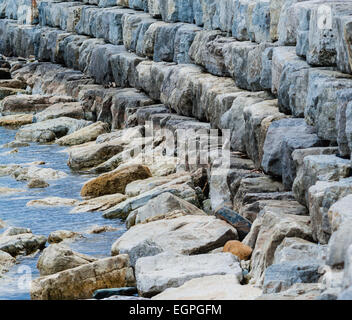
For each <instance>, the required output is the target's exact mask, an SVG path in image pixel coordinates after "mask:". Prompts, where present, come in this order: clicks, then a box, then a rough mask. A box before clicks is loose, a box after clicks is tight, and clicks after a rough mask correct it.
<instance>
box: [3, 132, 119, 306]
mask: <svg viewBox="0 0 352 320" xmlns="http://www.w3.org/2000/svg"><path fill="white" fill-rule="evenodd" d="M15 135H16V131H15V130H10V129H6V128H3V127H0V164H25V163H29V162H34V161H45V165H43V166H41V167H47V168H52V169H55V170H60V171H64V172H66V173H67V174H68V176H67V177H66V178H64V179H59V180H54V181H49V184H50V186H49V187H48V188H45V189H28V188H27V187H26V185H27V182H25V181H23V182H22V181H16V180H15V179H13V178H11V177H0V187H10V188H21V189H25V190H26V192H22V193H16V194H11V195H1V194H0V219H1V220H3V221H5V222H6V224H7V226H16V227H26V228H30V229H31V230H32V232H33V233H34V234H38V235H45V236H48V235H49V234H50V233H51V232H52V231H56V230H71V231H76V232H81V233H83V235H84V237H83V238H80V239H77V240H74V241H70V242H69V243H68V245H69V246H70V247H71V248H73V249H74V250H76V251H78V252H81V253H85V254H89V255H93V256H95V257H98V258H102V257H107V256H110V249H111V245H112V243H113V242H114V241H115V240H116V239H117V238H119V237H120V236H121V235H122V234H123V232H125V226H124V223H123V222H122V221H121V220H106V219H104V218H103V217H102V215H101V212H91V213H75V214H71V213H69V212H70V210H71V209H72V207H50V208H49V207H40V208H38V207H27V206H26V203H27V202H28V201H30V200H34V199H41V198H46V197H53V196H55V197H61V198H73V199H81V198H80V190H81V187H82V185H83V184H84V183H85V182H86V181H87V180H89V179H90V178H92V177H93V175H88V174H78V173H74V172H72V171H71V170H70V169H69V167H68V166H67V165H66V163H67V159H68V154H67V153H66V152H63V151H64V150H65V148H63V147H60V146H58V145H56V144H52V145H39V144H31V145H30V146H29V147H24V148H18V151H19V152H18V153H14V154H6V155H5V154H4V153H5V152H7V151H9V150H11V149H5V148H1V146H2V145H3V144H5V143H8V142H10V141H13V140H14V137H15ZM102 225H105V226H107V225H110V226H113V227H115V228H118V230H117V231H114V232H105V233H101V234H88V233H87V230H89V229H90V228H92V227H93V226H102ZM2 231H3V229H0V233H1V232H2ZM47 245H48V244H47ZM39 255H40V253H37V254H34V255H32V256H28V257H17V259H16V260H17V262H18V263H17V264H16V265H15V266H14V267H13V268H12V269H11V270H10V271H9V272H8V273H6V274H5V275H4V277H3V278H0V300H4V299H11V300H14V299H16V300H23V299H30V295H29V289H28V288H24V287H23V285H21V284H22V283H23V281H22V279H23V276H24V275H25V274H27V273H26V272H28V270H30V271H31V277H32V279H34V278H36V277H38V276H39V272H38V270H37V268H36V264H37V260H38V257H39ZM29 268H30V269H29Z"/></svg>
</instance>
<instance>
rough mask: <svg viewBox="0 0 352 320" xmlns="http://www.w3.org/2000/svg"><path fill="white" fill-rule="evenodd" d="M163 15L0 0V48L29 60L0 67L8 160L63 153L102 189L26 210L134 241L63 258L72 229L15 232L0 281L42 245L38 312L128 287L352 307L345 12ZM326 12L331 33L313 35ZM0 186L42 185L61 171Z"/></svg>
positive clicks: (178, 4)
mask: <svg viewBox="0 0 352 320" xmlns="http://www.w3.org/2000/svg"><path fill="white" fill-rule="evenodd" d="M22 2H23V3H22ZM86 2H87V3H89V5H88V4H86ZM168 2H170V3H169V4H170V5H169V6H164V5H163V4H162V3H163V2H162V1H131V0H130V1H111V2H109V1H95V2H94V1H83V2H64V1H37V2H36V3H37V5H36V6H34V7H33V4H32V3H31V4H28V3H27V1H26V0H21V4H22V7H21V8H22V10H23V8H27V10H28V11H25V12H24V13H23V11H20V10H19V8H18V7H16V5H14V4H13V3H11V1H6V0H3V1H2V2H0V4H1V5H2V7H1V6H0V12H1V16H2V17H3V18H4V19H0V52H2V53H3V54H5V55H6V56H21V57H25V58H6V57H5V56H3V57H1V59H0V62H1V63H0V64H1V68H0V78H1V80H0V96H1V99H2V100H1V107H0V111H1V114H2V117H0V125H2V126H16V127H17V133H16V137H15V140H14V141H13V142H10V143H9V144H8V147H9V148H12V150H16V148H17V149H18V148H21V147H23V146H25V145H26V144H28V143H40V144H43V143H44V144H58V145H60V146H65V147H66V148H67V149H66V151H67V154H68V162H67V165H68V167H69V168H70V169H71V170H72V171H73V172H75V173H77V174H80V173H81V174H82V173H90V174H95V175H96V177H94V178H92V179H90V180H88V181H86V183H85V184H84V185H83V186H82V189H81V197H82V199H73V198H72V199H69V198H59V197H55V196H53V197H50V198H44V199H38V200H34V201H30V202H28V204H27V205H28V206H62V205H65V206H69V207H72V208H71V209H70V210H71V212H72V213H74V212H88V211H98V212H102V216H103V217H104V218H106V219H110V220H114V219H121V220H123V221H125V223H126V227H127V229H128V230H127V231H126V232H125V233H124V234H123V235H122V236H121V237H120V238H118V239H116V241H115V242H114V243H113V244H112V246H111V257H109V258H104V259H96V258H95V257H91V256H87V255H83V254H81V253H79V252H76V251H73V250H71V249H70V248H69V247H67V246H65V241H64V239H65V238H73V240H71V241H74V238H75V237H78V236H79V235H77V234H76V233H74V232H71V231H67V230H66V231H65V230H59V231H58V232H56V233H54V234H52V235H50V236H49V239H46V238H45V237H44V238H43V237H42V236H37V235H33V234H32V233H31V232H30V230H26V229H21V228H9V229H7V230H5V231H4V232H3V233H2V234H1V235H0V254H1V256H0V258H1V260H0V266H1V267H0V271H1V272H5V271H6V270H7V269H8V268H9V266H11V264H13V263H14V262H15V260H14V257H16V255H18V254H30V253H32V252H34V251H36V250H38V249H39V250H41V249H44V247H45V245H46V242H47V241H48V242H49V243H50V245H49V246H48V247H46V248H45V249H44V250H43V252H42V253H41V256H40V258H39V261H38V265H37V266H38V269H39V271H40V275H41V277H40V278H37V279H35V280H33V282H32V287H31V298H32V299H43V300H45V299H89V298H92V297H93V294H94V292H96V290H99V289H109V288H110V289H111V288H115V289H116V288H122V289H121V290H120V291H119V290H115V291H114V292H115V293H116V294H117V296H116V295H115V296H114V298H113V299H123V298H124V296H123V292H130V291H129V290H127V289H126V288H130V287H136V288H137V291H138V294H139V298H152V299H259V300H265V299H266V300H269V299H320V300H325V299H332V300H333V299H349V298H351V292H352V291H351V288H352V287H351V286H352V282H351V275H350V273H351V270H350V269H351V268H350V264H351V259H352V251H351V250H352V249H351V248H352V246H351V245H352V239H351V237H350V234H351V232H350V230H351V228H352V225H351V221H352V220H351V217H352V216H351V215H350V214H349V212H350V204H351V203H352V199H351V194H352V178H351V161H350V155H351V141H352V136H351V132H350V130H349V127H350V123H351V121H352V120H351V117H350V108H351V107H352V94H351V90H352V75H351V65H352V63H351V61H352V60H351V52H350V50H349V46H350V45H351V38H350V37H349V35H350V31H351V29H349V28H350V26H351V23H352V20H351V19H352V18H351V17H352V7H351V5H350V2H349V1H342V0H341V1H336V3H334V4H331V3H330V4H329V2H328V1H320V0H317V1H284V0H283V1H278V0H271V1H269V0H258V1H254V0H253V1H244V0H227V1H223V2H214V1H207V0H202V1H194V4H193V5H191V4H189V3H188V2H187V4H186V2H184V1H176V0H169V1H168ZM192 3H193V2H192ZM171 4H172V5H171ZM327 4H328V5H330V7H329V8H330V10H331V12H330V14H331V19H332V22H333V23H332V25H331V28H317V27H316V24H317V23H318V20H319V19H318V18H317V15H318V14H319V12H320V11H319V10H321V6H322V5H327ZM116 5H118V6H116ZM127 7H129V8H127ZM138 10H145V11H146V12H143V11H138ZM28 12H30V13H31V15H28ZM185 13H187V14H188V15H185ZM234 13H235V14H234ZM268 16H269V17H270V19H267V18H268ZM317 19H318V20H317ZM298 21H299V23H298V24H297V22H298ZM297 25H299V27H298V28H296V27H297ZM322 30H323V31H322ZM328 35H329V37H327V36H328ZM332 48H334V49H332ZM14 152H15V151H14ZM0 174H1V175H7V176H11V177H13V178H14V179H16V180H18V181H27V182H28V187H29V188H37V187H39V188H45V187H47V185H48V184H50V180H51V179H60V176H61V175H62V174H63V173H61V172H59V171H55V170H50V169H48V168H46V169H41V168H40V165H39V164H29V165H28V166H18V165H12V166H9V165H7V166H0ZM4 191H5V190H4ZM13 191H14V190H11V189H9V190H7V191H6V192H13ZM107 221H108V220H107ZM0 227H1V224H0ZM104 231H106V230H96V232H104ZM61 242H62V243H61ZM2 270H3V271H2ZM132 292H133V290H132ZM119 293H121V294H122V296H119ZM96 294H97V293H95V295H96ZM110 299H111V298H110ZM133 299H137V297H134V298H133Z"/></svg>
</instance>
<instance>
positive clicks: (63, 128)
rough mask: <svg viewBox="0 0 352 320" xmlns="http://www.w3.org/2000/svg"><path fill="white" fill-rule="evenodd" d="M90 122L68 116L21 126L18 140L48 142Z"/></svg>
mask: <svg viewBox="0 0 352 320" xmlns="http://www.w3.org/2000/svg"><path fill="white" fill-rule="evenodd" d="M90 124H91V122H89V121H86V120H76V119H72V118H68V117H61V118H57V119H52V120H46V121H42V122H37V123H33V124H28V125H26V126H23V127H21V129H20V130H19V131H18V132H17V134H16V140H19V141H24V142H30V141H32V142H42V143H48V142H52V141H54V140H55V139H58V138H61V137H63V136H65V135H67V134H71V133H73V132H75V131H77V130H79V129H81V128H83V127H86V126H88V125H90Z"/></svg>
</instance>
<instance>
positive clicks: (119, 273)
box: [31, 255, 136, 300]
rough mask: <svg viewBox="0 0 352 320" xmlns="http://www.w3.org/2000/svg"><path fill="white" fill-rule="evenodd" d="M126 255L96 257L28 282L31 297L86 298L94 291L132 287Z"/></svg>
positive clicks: (133, 282)
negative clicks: (79, 264)
mask: <svg viewBox="0 0 352 320" xmlns="http://www.w3.org/2000/svg"><path fill="white" fill-rule="evenodd" d="M135 283H136V282H135V278H134V275H133V270H132V268H131V267H130V264H129V259H128V256H127V255H119V256H116V257H112V258H105V259H100V260H97V261H95V262H91V263H87V264H84V265H82V266H78V267H76V268H73V269H68V270H64V271H61V272H59V273H55V274H53V275H49V276H44V277H40V278H38V279H35V280H33V281H32V286H31V299H33V300H73V299H89V298H91V297H92V295H93V293H94V291H95V290H98V289H104V288H119V287H132V286H135Z"/></svg>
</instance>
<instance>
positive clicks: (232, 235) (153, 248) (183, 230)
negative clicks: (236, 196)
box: [111, 215, 237, 265]
mask: <svg viewBox="0 0 352 320" xmlns="http://www.w3.org/2000/svg"><path fill="white" fill-rule="evenodd" d="M236 238H237V232H236V230H235V229H234V228H233V227H231V226H230V225H228V224H227V223H226V222H223V221H220V220H218V219H215V218H214V217H209V216H194V215H187V216H183V217H178V218H175V219H166V220H165V219H164V220H158V221H154V222H149V223H147V224H138V225H136V226H134V227H132V228H131V229H129V230H128V231H127V232H126V233H125V234H124V235H123V236H122V237H121V238H119V239H118V240H117V241H116V242H115V243H114V244H113V245H112V248H111V252H112V254H113V255H116V254H122V253H128V254H129V256H130V259H131V264H132V265H134V264H135V262H136V261H137V259H139V258H141V257H145V256H152V255H156V254H158V253H160V252H174V253H181V254H186V255H190V254H192V255H194V254H201V253H207V252H209V251H211V250H213V249H215V248H219V247H222V246H223V245H224V244H225V243H226V242H227V241H228V240H236Z"/></svg>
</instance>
